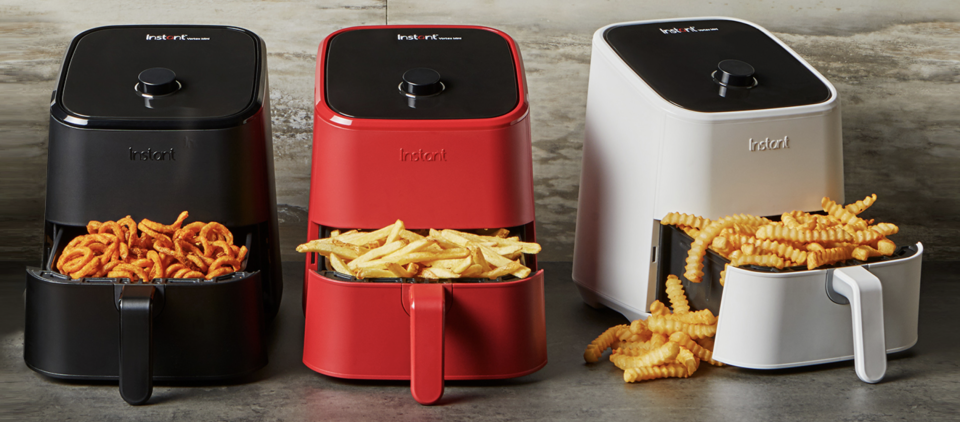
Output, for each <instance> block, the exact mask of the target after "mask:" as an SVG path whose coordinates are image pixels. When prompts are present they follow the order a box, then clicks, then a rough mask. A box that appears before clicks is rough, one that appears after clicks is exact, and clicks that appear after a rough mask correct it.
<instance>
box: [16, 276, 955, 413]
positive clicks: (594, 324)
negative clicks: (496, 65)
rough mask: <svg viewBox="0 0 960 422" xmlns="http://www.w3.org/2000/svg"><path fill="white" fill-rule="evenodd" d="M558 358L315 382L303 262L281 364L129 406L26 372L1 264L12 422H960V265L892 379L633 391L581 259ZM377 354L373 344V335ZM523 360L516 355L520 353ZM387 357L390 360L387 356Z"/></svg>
mask: <svg viewBox="0 0 960 422" xmlns="http://www.w3.org/2000/svg"><path fill="white" fill-rule="evenodd" d="M543 267H544V268H545V270H546V274H547V279H546V295H547V297H546V301H547V339H548V346H549V359H550V362H549V363H548V364H547V366H546V367H545V368H543V369H542V370H540V371H539V372H536V373H534V374H532V375H528V376H525V377H521V378H516V379H512V380H503V381H473V382H467V381H462V382H448V383H447V388H446V393H445V395H444V398H443V401H442V402H441V404H440V405H438V406H432V407H426V406H421V405H419V404H417V403H416V402H415V401H414V400H413V398H412V397H411V396H410V391H409V383H407V382H395V381H351V380H341V379H336V378H331V377H327V376H324V375H320V374H317V373H315V372H313V371H311V370H309V369H308V368H307V367H305V366H304V365H303V364H302V363H301V361H300V359H301V350H302V345H303V336H302V334H303V316H302V313H301V310H300V306H299V303H300V287H301V283H302V281H301V280H302V276H303V265H302V264H301V263H299V262H288V263H285V264H284V275H285V277H284V279H285V282H284V289H285V290H284V298H283V304H282V309H281V311H280V314H279V316H278V317H277V318H276V320H275V321H274V322H273V323H272V334H271V341H270V363H269V365H267V367H266V368H264V369H262V370H260V371H258V372H257V373H255V374H254V375H253V376H252V377H250V378H248V379H243V380H239V381H237V382H235V383H232V384H230V385H221V384H217V385H205V384H203V385H196V384H194V385H169V384H160V385H157V386H156V387H155V390H154V394H153V398H152V399H151V400H150V403H149V404H148V405H146V406H141V407H133V406H128V405H127V404H125V403H124V402H123V400H122V399H121V398H120V396H119V394H118V392H117V385H116V384H112V383H99V384H91V383H73V382H70V383H67V382H61V381H56V380H52V379H49V378H45V377H43V376H41V375H39V374H37V373H35V372H33V371H31V370H30V369H28V368H27V367H26V365H25V364H24V363H23V318H24V312H23V288H24V284H23V282H24V272H23V269H24V267H23V265H20V264H11V263H0V336H2V337H0V420H65V419H70V420H121V419H133V418H135V419H137V420H170V419H179V420H232V421H241V420H250V421H280V420H417V421H424V420H550V421H557V420H586V419H591V420H616V419H622V420H627V419H629V420H670V421H683V420H803V421H809V420H871V421H873V420H925V421H934V420H957V418H958V417H960V416H958V415H960V338H958V336H956V334H955V333H956V330H957V322H956V321H957V319H956V317H957V314H956V308H955V306H954V305H955V304H956V303H957V301H958V300H960V282H957V279H956V278H957V276H956V274H957V272H958V271H960V263H940V262H926V263H924V264H923V278H922V289H921V299H920V340H919V342H918V343H917V345H916V346H915V347H913V348H912V349H910V350H908V351H906V352H902V353H899V354H896V355H890V356H889V362H888V368H887V376H886V378H885V379H884V381H883V382H882V383H880V384H876V385H870V384H865V383H863V382H861V381H860V380H859V379H858V378H857V376H856V374H855V373H854V369H853V363H852V362H843V363H835V364H829V365H820V366H814V367H807V368H798V369H791V370H776V371H756V370H747V369H739V368H733V367H723V368H715V367H710V366H708V365H704V366H701V368H700V370H699V371H698V372H697V373H696V374H694V376H693V377H692V378H689V379H668V380H656V381H650V382H644V383H639V384H625V383H624V382H623V381H622V378H621V377H622V372H621V371H620V370H618V369H616V368H615V367H614V366H613V365H612V364H610V363H609V362H607V361H605V360H602V361H601V362H598V363H596V364H589V365H588V364H585V363H584V362H583V358H582V353H583V349H584V347H585V346H586V345H587V344H588V343H589V342H590V341H591V340H592V339H593V338H594V337H596V336H597V335H599V334H600V333H601V332H602V331H603V330H604V329H606V328H607V327H609V326H612V325H615V324H619V323H622V322H624V320H623V318H622V317H621V316H620V315H619V314H617V313H615V312H613V311H611V310H608V309H604V310H596V309H592V308H590V307H588V306H586V305H585V304H583V302H581V301H580V298H579V296H578V295H577V291H576V288H575V287H574V285H573V284H572V282H571V281H570V263H545V264H543ZM370 344H371V347H376V344H377V340H376V338H375V337H373V338H371V339H370ZM520 352H521V351H518V353H520ZM385 353H389V351H385Z"/></svg>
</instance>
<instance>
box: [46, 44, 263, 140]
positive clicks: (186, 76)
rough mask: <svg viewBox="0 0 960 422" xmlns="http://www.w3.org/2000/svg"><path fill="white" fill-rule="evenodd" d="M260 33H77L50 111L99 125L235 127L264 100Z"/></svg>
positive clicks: (84, 123) (86, 124) (75, 121)
mask: <svg viewBox="0 0 960 422" xmlns="http://www.w3.org/2000/svg"><path fill="white" fill-rule="evenodd" d="M262 54H263V52H262V44H261V40H260V38H259V37H257V36H256V35H255V34H253V33H252V32H249V31H247V30H243V29H240V28H233V27H225V26H194V25H189V26H187V25H183V26H178V25H170V26H152V25H144V26H111V27H102V28H96V29H92V30H90V31H87V32H84V33H82V34H80V35H78V36H77V37H76V38H74V40H73V42H72V43H71V45H70V49H69V51H68V52H67V56H66V58H65V59H64V63H63V70H62V71H61V75H60V81H59V85H58V88H57V92H56V99H55V104H54V105H53V107H52V108H51V111H52V112H53V114H54V115H55V116H56V117H57V118H58V119H60V120H61V121H65V122H67V123H70V124H74V125H77V126H84V127H98V128H118V129H119V128H130V129H180V128H190V129H202V128H218V127H229V126H236V125H239V124H240V123H242V121H243V120H244V119H246V118H248V117H250V116H251V115H252V114H253V113H256V111H257V110H259V109H260V106H261V102H262V96H263V94H262V90H263V87H262V86H261V85H262V84H263V82H261V76H262V75H261V74H262V73H263V71H262V69H261V66H262Z"/></svg>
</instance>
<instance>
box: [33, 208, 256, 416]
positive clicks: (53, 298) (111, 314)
mask: <svg viewBox="0 0 960 422" xmlns="http://www.w3.org/2000/svg"><path fill="white" fill-rule="evenodd" d="M265 226H266V223H261V224H256V225H250V226H242V227H232V228H230V230H231V232H233V233H234V234H235V238H236V239H238V240H242V242H243V244H245V246H246V247H247V249H248V250H249V251H250V252H249V253H248V255H247V256H246V257H245V258H244V261H243V262H242V263H241V269H240V271H237V272H235V273H230V274H226V275H223V276H219V277H215V278H213V279H211V280H205V279H203V278H188V279H173V278H162V279H154V280H151V281H149V282H132V281H131V280H130V279H128V278H109V277H96V278H95V277H84V278H81V279H79V280H71V279H70V277H69V276H67V275H64V274H60V273H59V272H57V271H56V269H55V268H54V263H55V262H56V259H57V258H58V257H59V256H60V254H61V253H62V251H63V248H64V247H65V246H66V244H67V243H68V242H69V241H70V239H73V238H74V237H75V236H78V235H82V234H86V233H87V230H86V227H81V226H66V225H58V224H55V223H50V222H48V223H47V230H46V232H47V233H48V236H47V238H46V239H45V244H44V260H43V266H42V268H35V267H28V268H27V293H26V308H27V325H26V328H25V330H26V332H25V340H26V341H25V342H24V360H25V361H26V363H27V365H28V366H30V367H31V368H32V369H34V370H35V371H37V372H40V373H42V374H44V375H47V376H50V377H53V378H60V379H78V380H118V381H119V382H120V393H121V396H122V397H123V398H124V400H126V401H127V402H129V403H131V404H142V403H145V402H146V401H147V400H148V399H149V398H150V395H151V394H152V384H153V380H171V381H193V380H208V381H210V380H221V379H229V378H235V377H238V376H243V375H245V374H249V373H251V372H253V371H255V370H257V369H259V368H262V367H263V366H265V365H266V363H267V353H266V343H265V340H266V335H265V325H266V324H265V321H266V318H265V310H264V303H263V288H262V280H261V274H262V272H261V271H262V270H263V269H266V268H269V267H268V266H267V263H266V261H265V260H266V259H267V258H266V254H265V253H264V251H262V249H263V245H265V242H263V241H262V239H261V237H262V236H265V235H266V227H265Z"/></svg>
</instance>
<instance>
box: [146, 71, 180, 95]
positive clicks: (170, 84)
mask: <svg viewBox="0 0 960 422" xmlns="http://www.w3.org/2000/svg"><path fill="white" fill-rule="evenodd" d="M137 79H139V80H140V83H139V84H137V90H138V91H140V92H141V93H143V94H146V95H154V96H156V95H167V94H172V93H174V92H177V90H178V89H180V82H178V81H177V74H176V73H173V71H172V70H170V69H167V68H165V67H154V68H150V69H147V70H144V71H143V72H140V75H139V76H137Z"/></svg>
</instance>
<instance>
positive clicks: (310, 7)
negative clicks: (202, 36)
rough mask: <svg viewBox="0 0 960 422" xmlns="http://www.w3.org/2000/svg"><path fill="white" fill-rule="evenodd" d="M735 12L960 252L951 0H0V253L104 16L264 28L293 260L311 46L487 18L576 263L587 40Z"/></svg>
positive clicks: (884, 196) (23, 228)
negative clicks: (342, 32)
mask: <svg viewBox="0 0 960 422" xmlns="http://www.w3.org/2000/svg"><path fill="white" fill-rule="evenodd" d="M683 16H732V17H738V18H742V19H747V20H750V21H753V22H755V23H758V24H760V25H761V26H764V27H766V28H767V29H769V30H771V31H773V32H775V33H776V35H777V36H778V37H780V38H781V39H782V40H783V41H784V42H785V43H787V44H788V45H790V46H791V47H792V48H794V49H795V50H797V52H798V53H800V55H802V56H804V57H805V58H806V59H807V60H808V61H809V62H810V63H811V64H813V65H814V66H815V67H816V68H817V69H819V70H820V71H821V72H822V73H823V74H824V75H825V76H826V77H827V78H828V79H830V80H831V81H832V82H833V83H834V84H835V85H836V87H837V89H838V90H839V92H840V96H841V100H842V109H843V125H844V129H843V136H844V165H845V181H846V194H847V198H848V200H855V199H858V198H862V197H863V196H865V195H867V194H870V193H877V194H878V195H879V197H880V201H879V203H878V205H877V206H876V208H875V209H874V210H873V211H872V214H871V217H874V218H877V219H879V220H880V221H889V222H894V223H897V224H899V225H900V227H901V232H900V233H901V234H899V235H897V236H896V237H895V238H894V239H895V240H897V241H898V243H909V242H914V241H922V242H924V244H925V246H926V247H927V252H928V257H927V258H928V259H932V260H957V259H958V256H960V242H958V241H957V239H958V238H960V216H958V214H960V160H958V159H960V117H958V105H960V100H958V98H960V7H958V6H957V4H956V2H955V1H953V0H922V1H914V2H910V3H909V4H905V3H903V2H900V1H863V0H860V1H856V0H824V1H820V0H794V1H781V0H759V1H750V2H732V1H729V2H724V1H686V0H679V1H672V2H642V1H627V0H610V1H590V2H583V1H579V2H572V1H551V0H528V1H492V0H487V1H453V2H451V1H447V2H440V1H426V0H389V1H374V0H368V1H364V0H340V1H335V0H324V1H306V0H289V1H282V0H277V1H253V0H236V1H211V0H196V1H192V2H187V3H184V2H181V1H169V0H154V1H151V2H150V3H149V5H146V4H144V3H141V2H124V1H107V0H91V1H87V2H76V1H68V0H44V1H42V2H41V1H33V2H29V1H25V0H0V260H17V261H20V260H36V259H38V258H39V254H40V244H41V243H40V242H41V234H42V233H41V232H42V220H43V201H44V199H43V198H44V196H43V195H44V188H45V181H44V179H45V171H46V170H45V166H46V138H47V118H48V101H49V96H50V91H51V90H53V88H54V85H55V78H56V76H57V72H58V69H59V65H60V60H61V58H62V55H63V53H64V50H65V48H66V46H67V44H68V43H69V41H70V40H71V38H72V37H73V36H74V35H76V34H77V33H79V32H81V31H83V30H85V29H89V28H92V27H96V26H102V25H111V24H147V23H154V24H157V23H198V24H199V23H206V24H229V25H237V26H242V27H245V28H248V29H251V30H253V31H254V32H256V33H257V34H259V35H260V36H261V37H263V38H264V39H265V40H266V42H267V48H268V51H269V59H268V60H269V65H270V87H271V92H270V96H271V106H272V111H273V113H274V115H273V130H274V148H275V151H274V153H275V160H276V172H277V193H278V198H277V199H278V202H279V203H280V204H281V206H280V218H281V220H282V221H281V223H282V228H283V231H282V232H281V243H282V244H283V245H282V247H283V252H284V258H285V259H291V260H296V259H300V258H299V257H298V256H297V254H296V253H295V252H293V245H295V244H296V243H298V242H299V241H301V239H303V237H304V235H305V227H306V209H305V206H306V204H307V199H308V189H309V172H310V167H309V164H310V163H309V160H310V149H311V125H312V114H311V101H312V96H313V91H312V89H313V75H314V61H315V55H316V49H317V46H318V45H319V43H320V41H322V40H323V38H324V37H325V36H326V35H327V34H329V33H330V32H333V31H335V30H337V29H339V28H344V27H349V26H354V25H370V24H384V23H389V24H434V23H436V24H479V25H487V26H492V27H496V28H498V29H501V30H504V31H506V32H507V33H509V34H510V35H511V36H513V37H514V38H515V39H516V40H517V41H518V43H519V45H520V48H521V50H522V53H523V57H524V64H525V66H526V71H527V78H528V83H529V88H530V103H531V110H532V111H531V116H532V129H533V138H534V177H535V183H536V189H535V190H536V198H537V221H538V234H539V235H540V240H541V243H542V244H543V245H544V252H543V254H542V258H541V259H543V260H547V261H562V260H570V259H571V257H572V252H573V247H572V245H573V237H574V226H575V216H576V204H577V188H578V184H579V174H580V153H581V145H582V138H583V115H584V106H585V103H586V87H587V77H588V66H589V60H590V37H591V36H592V34H593V32H594V31H595V30H596V29H597V28H599V27H601V26H603V25H606V24H608V23H612V22H620V21H629V20H640V19H655V18H669V17H683Z"/></svg>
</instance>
